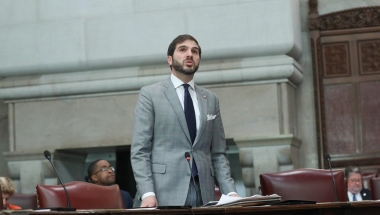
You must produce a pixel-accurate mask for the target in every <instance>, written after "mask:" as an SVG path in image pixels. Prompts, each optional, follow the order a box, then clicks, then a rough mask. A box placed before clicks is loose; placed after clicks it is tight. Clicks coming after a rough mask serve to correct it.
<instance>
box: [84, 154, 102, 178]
mask: <svg viewBox="0 0 380 215" xmlns="http://www.w3.org/2000/svg"><path fill="white" fill-rule="evenodd" d="M101 160H103V159H98V160H95V161H93V162H92V163H90V165H89V166H88V168H87V177H85V180H86V181H90V180H91V176H92V175H93V174H94V172H95V171H96V164H98V162H99V161H101Z"/></svg>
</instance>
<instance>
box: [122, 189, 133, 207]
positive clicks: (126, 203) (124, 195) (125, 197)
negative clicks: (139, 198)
mask: <svg viewBox="0 0 380 215" xmlns="http://www.w3.org/2000/svg"><path fill="white" fill-rule="evenodd" d="M120 194H121V198H122V199H123V203H124V208H133V200H132V198H131V195H129V193H128V192H127V191H124V190H120Z"/></svg>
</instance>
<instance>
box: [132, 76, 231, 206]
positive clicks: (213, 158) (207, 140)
mask: <svg viewBox="0 0 380 215" xmlns="http://www.w3.org/2000/svg"><path fill="white" fill-rule="evenodd" d="M181 87H182V86H181ZM195 92H196V96H197V101H198V106H199V111H200V119H199V120H200V125H199V129H198V131H197V135H196V138H195V141H194V144H192V142H191V138H190V134H189V129H188V128H187V123H186V118H185V114H184V110H183V108H182V105H181V102H180V100H179V99H178V95H177V92H176V89H175V87H174V85H173V82H172V81H171V79H170V78H168V79H167V80H164V81H161V82H159V83H156V84H153V85H150V86H147V87H143V88H141V90H140V94H139V99H138V102H137V105H136V110H135V116H134V125H133V138H132V146H131V162H132V167H133V172H134V176H135V179H136V183H137V193H136V197H135V205H134V206H137V205H138V203H137V201H139V200H140V198H141V196H142V195H143V194H145V193H147V192H154V193H155V194H156V198H157V201H158V205H182V206H183V205H184V204H185V201H186V197H187V194H188V190H189V183H190V178H191V174H190V170H189V166H188V163H187V161H186V159H185V156H184V154H185V152H192V155H193V156H194V159H195V162H196V164H197V167H198V173H199V183H200V188H201V194H202V200H203V203H207V202H209V201H214V200H215V179H216V180H217V181H218V185H219V189H220V190H221V192H222V193H223V194H228V193H230V192H236V188H235V185H234V180H233V179H232V178H231V174H230V167H229V161H228V159H227V154H226V141H225V137H224V129H223V123H222V118H221V116H220V110H219V100H218V98H217V96H216V95H215V94H214V93H212V92H210V91H208V90H206V89H204V88H203V87H200V86H198V85H195Z"/></svg>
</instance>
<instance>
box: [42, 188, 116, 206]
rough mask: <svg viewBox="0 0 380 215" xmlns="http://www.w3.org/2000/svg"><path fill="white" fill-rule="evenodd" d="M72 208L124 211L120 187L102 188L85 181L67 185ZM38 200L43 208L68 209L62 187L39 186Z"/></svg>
mask: <svg viewBox="0 0 380 215" xmlns="http://www.w3.org/2000/svg"><path fill="white" fill-rule="evenodd" d="M65 186H66V189H67V192H68V193H69V197H70V203H71V205H70V206H71V207H72V208H76V209H122V208H124V205H123V200H122V197H121V194H120V189H119V185H116V184H115V185H111V186H100V185H96V184H91V183H88V182H83V181H73V182H69V183H67V184H65ZM37 198H38V203H39V206H40V207H41V208H53V207H67V200H66V194H65V190H64V189H63V188H62V186H60V185H54V186H51V185H40V184H38V185H37Z"/></svg>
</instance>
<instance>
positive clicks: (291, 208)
mask: <svg viewBox="0 0 380 215" xmlns="http://www.w3.org/2000/svg"><path fill="white" fill-rule="evenodd" d="M14 212H15V213H17V215H82V214H83V215H84V214H89V213H90V214H92V215H124V214H176V215H177V214H179V215H181V214H189V215H191V214H255V215H256V214H258V215H268V214H274V215H277V214H278V215H294V214H295V215H297V214H304V215H314V214H315V215H317V214H318V215H330V214H331V215H332V214H334V215H340V214H341V215H363V214H364V215H365V214H371V215H372V214H380V201H364V202H355V203H351V202H337V203H335V202H328V203H319V204H312V205H282V206H252V207H228V208H193V209H170V210H168V209H167V210H92V211H91V210H87V211H85V210H80V211H76V212H54V211H51V212H36V211H19V212H16V211H14Z"/></svg>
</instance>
